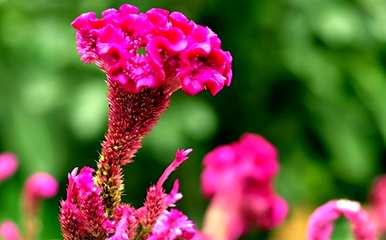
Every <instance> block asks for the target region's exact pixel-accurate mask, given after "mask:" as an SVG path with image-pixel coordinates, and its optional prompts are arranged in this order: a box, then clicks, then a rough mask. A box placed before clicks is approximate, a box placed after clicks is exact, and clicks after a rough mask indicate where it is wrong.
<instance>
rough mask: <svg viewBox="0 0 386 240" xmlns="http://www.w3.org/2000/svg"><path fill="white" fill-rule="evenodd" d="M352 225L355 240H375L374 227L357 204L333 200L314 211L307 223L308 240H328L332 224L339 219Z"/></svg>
mask: <svg viewBox="0 0 386 240" xmlns="http://www.w3.org/2000/svg"><path fill="white" fill-rule="evenodd" d="M341 216H343V217H345V218H347V219H348V220H350V221H351V223H352V229H353V233H354V237H355V239H356V240H375V239H376V231H375V225H374V223H373V222H372V220H371V219H370V217H369V215H368V214H367V212H366V211H364V210H363V209H362V208H361V205H360V204H359V203H358V202H354V201H350V200H333V201H330V202H328V203H326V204H324V205H322V206H321V207H319V208H318V209H316V210H315V211H314V213H313V214H312V215H311V217H310V219H309V222H308V238H307V239H308V240H330V239H331V236H332V232H333V230H334V226H333V223H334V221H335V220H337V219H338V218H339V217H341Z"/></svg>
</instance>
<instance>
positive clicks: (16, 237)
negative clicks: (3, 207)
mask: <svg viewBox="0 0 386 240" xmlns="http://www.w3.org/2000/svg"><path fill="white" fill-rule="evenodd" d="M0 239H4V240H21V235H20V231H19V228H18V227H17V226H16V224H14V223H13V222H12V221H4V222H3V223H1V224H0Z"/></svg>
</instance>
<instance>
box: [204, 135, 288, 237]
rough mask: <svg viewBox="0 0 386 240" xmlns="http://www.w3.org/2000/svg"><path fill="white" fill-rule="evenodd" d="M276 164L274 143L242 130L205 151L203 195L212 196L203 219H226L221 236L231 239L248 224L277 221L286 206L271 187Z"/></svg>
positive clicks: (271, 224) (270, 225)
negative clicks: (237, 137) (238, 136)
mask: <svg viewBox="0 0 386 240" xmlns="http://www.w3.org/2000/svg"><path fill="white" fill-rule="evenodd" d="M278 168H279V165H278V161H277V153H276V149H275V147H274V146H273V145H272V144H271V143H269V142H268V141H267V140H265V139H264V138H263V137H261V136H259V135H256V134H249V133H248V134H245V135H243V136H242V137H241V139H240V140H239V141H238V142H235V143H232V144H229V145H224V146H220V147H217V148H215V149H214V150H212V151H211V152H210V153H208V154H207V155H206V156H205V158H204V170H203V173H202V177H201V182H202V189H203V192H204V195H205V196H207V197H210V198H212V202H211V206H210V208H209V210H208V212H211V210H213V211H212V213H209V214H208V217H207V222H210V221H213V222H216V220H215V219H213V218H216V217H215V216H216V215H217V216H218V217H217V218H218V219H217V221H218V220H219V219H220V221H221V219H222V221H224V219H226V222H227V223H225V227H224V228H226V229H225V230H224V231H225V233H223V235H225V237H224V236H223V237H224V238H225V239H231V240H232V239H237V238H239V237H240V236H241V235H242V234H244V233H246V232H247V231H248V230H249V229H251V228H255V227H258V228H262V229H270V228H273V227H275V226H277V225H278V224H280V223H281V222H282V221H283V220H284V218H285V217H286V215H287V211H288V209H287V208H288V207H287V203H286V202H285V201H284V200H283V199H282V198H281V197H280V196H278V195H277V194H276V193H275V191H274V188H273V180H274V176H275V175H276V174H277V172H278ZM210 215H212V216H213V217H210ZM208 224H211V223H208ZM219 224H221V222H220V223H219ZM210 228H211V229H213V228H216V227H215V226H213V227H210ZM204 230H205V229H204ZM207 231H211V230H207Z"/></svg>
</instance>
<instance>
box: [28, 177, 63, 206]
mask: <svg viewBox="0 0 386 240" xmlns="http://www.w3.org/2000/svg"><path fill="white" fill-rule="evenodd" d="M58 190H59V184H58V182H57V181H56V179H55V178H54V177H52V176H51V175H49V174H48V173H45V172H38V173H35V174H33V175H32V176H30V177H29V178H28V179H27V181H26V183H25V186H24V203H25V206H26V209H27V211H35V210H36V208H37V207H38V204H39V202H40V201H41V200H42V199H45V198H51V197H54V196H55V195H56V194H57V193H58Z"/></svg>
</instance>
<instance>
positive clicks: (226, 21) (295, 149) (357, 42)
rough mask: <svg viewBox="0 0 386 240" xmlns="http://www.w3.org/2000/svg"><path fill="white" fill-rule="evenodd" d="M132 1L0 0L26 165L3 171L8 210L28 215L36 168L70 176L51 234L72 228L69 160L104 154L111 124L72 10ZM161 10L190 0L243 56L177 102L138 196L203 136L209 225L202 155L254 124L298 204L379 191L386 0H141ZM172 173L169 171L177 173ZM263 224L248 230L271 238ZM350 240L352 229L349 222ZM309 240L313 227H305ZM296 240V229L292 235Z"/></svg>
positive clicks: (135, 169)
mask: <svg viewBox="0 0 386 240" xmlns="http://www.w3.org/2000/svg"><path fill="white" fill-rule="evenodd" d="M124 2H125V1H113V0H109V1H107V0H33V1H29V0H0V151H12V152H15V153H16V154H17V155H18V157H19V160H20V163H21V166H20V169H19V170H18V172H17V174H16V175H15V176H14V177H12V178H11V179H9V180H8V181H6V182H4V183H1V184H0V204H1V207H0V221H2V220H4V219H6V218H11V219H13V220H15V221H17V222H18V223H20V220H21V219H20V214H21V210H20V194H21V190H22V186H23V182H24V180H25V179H26V178H27V176H28V175H30V174H32V173H33V172H35V171H48V172H50V173H51V174H53V175H54V176H56V177H57V179H59V181H60V184H61V189H60V194H59V196H58V197H57V198H55V199H51V200H49V201H47V202H45V203H44V204H43V211H42V221H43V228H42V231H41V237H40V239H60V238H61V237H60V233H59V226H58V221H57V218H58V216H57V213H58V201H59V199H61V198H63V197H64V196H65V195H64V194H65V186H66V181H67V173H68V172H69V171H70V170H71V169H73V168H75V167H78V166H84V165H91V166H95V160H96V159H97V157H98V152H99V149H100V148H99V146H100V143H101V141H102V139H103V133H104V131H105V129H106V110H107V109H106V100H105V96H106V86H105V83H104V74H103V73H102V72H101V71H99V70H98V69H97V67H96V66H94V65H85V64H83V63H81V61H80V60H79V57H78V55H77V53H76V49H75V37H74V34H75V33H74V30H73V29H71V27H70V23H71V21H72V20H73V19H74V18H75V17H76V16H78V15H79V14H80V13H82V12H86V11H95V12H97V13H100V12H101V11H102V10H104V9H106V8H109V7H118V6H119V5H120V4H122V3H124ZM129 2H130V3H132V4H135V5H137V6H139V7H140V8H141V10H147V9H149V8H151V7H163V8H167V9H169V10H179V11H182V12H184V13H185V14H186V15H187V16H188V17H190V18H192V19H194V20H195V21H196V22H198V23H200V24H203V25H208V26H210V27H211V28H212V29H213V30H214V31H215V32H216V33H218V35H219V36H220V38H221V39H222V41H223V48H224V49H226V50H229V51H231V52H232V55H233V57H234V64H233V66H234V67H233V69H234V78H233V83H232V86H231V88H227V89H224V90H223V91H222V92H221V93H220V94H218V95H217V96H216V97H211V96H210V95H209V94H208V93H203V94H200V95H198V96H195V97H189V96H185V95H184V94H182V93H178V94H175V95H174V96H173V99H172V104H171V107H170V109H169V110H168V111H167V113H166V114H164V115H163V116H162V119H161V121H160V122H159V124H158V126H157V127H156V128H155V129H154V131H153V132H152V133H151V135H150V136H148V137H147V138H146V139H145V141H144V147H143V149H142V150H140V152H139V153H138V155H137V157H136V161H135V163H134V164H132V165H130V166H128V167H127V168H126V173H125V174H126V179H125V184H126V191H125V198H126V199H127V201H129V200H130V201H131V202H132V203H133V204H134V205H135V206H139V205H140V204H141V202H142V201H143V199H144V196H145V193H146V188H147V187H148V186H149V185H150V184H151V183H154V182H155V181H156V180H157V178H158V176H159V175H160V174H161V172H162V171H163V169H164V168H165V166H166V165H167V164H168V163H169V162H170V161H171V160H172V159H173V156H174V152H175V150H176V149H177V148H181V147H193V148H194V152H193V153H192V155H191V159H190V160H189V161H188V162H187V163H186V164H185V165H183V166H182V167H181V168H180V169H179V170H178V171H177V172H176V173H175V174H173V176H172V178H171V179H173V178H176V177H178V178H180V180H181V183H182V192H183V193H184V198H183V199H182V200H181V201H180V203H179V205H178V206H179V208H180V209H182V210H184V211H185V212H186V213H187V215H189V216H190V217H191V218H192V219H194V220H195V221H196V222H197V223H198V225H200V224H201V219H202V216H203V213H204V210H205V207H206V205H207V201H206V200H204V199H203V198H202V196H201V194H200V178H199V175H200V171H201V160H202V158H203V156H204V155H205V153H206V152H208V151H209V150H210V149H212V148H213V147H215V146H216V145H219V144H224V143H229V142H231V141H234V140H236V139H238V138H239V136H240V135H241V134H242V133H244V132H245V131H250V132H255V133H260V134H262V135H264V136H265V137H267V138H268V139H269V140H270V141H271V142H272V143H274V144H275V145H276V146H277V148H278V150H279V153H280V163H281V172H280V174H279V176H278V179H277V188H278V191H279V193H280V194H282V195H283V196H284V197H285V198H286V199H287V200H288V201H289V203H290V204H291V207H298V208H303V207H311V208H313V207H315V206H317V205H319V204H321V203H323V202H325V201H327V200H328V199H331V198H338V197H339V198H341V197H346V198H351V199H356V200H359V201H362V202H365V201H366V197H367V193H368V190H369V187H370V185H371V183H372V181H373V179H374V177H375V176H377V175H379V174H382V173H383V172H384V171H385V163H384V162H385V160H386V148H385V145H386V75H385V74H386V71H385V68H384V67H385V64H386V48H385V46H386V14H385V13H386V1H384V0H351V1H349V0H347V1H343V0H342V1H340V0H276V1H273V0H239V1H234V0H191V1H187V0H184V1H182V0H167V1H144V0H137V1H129ZM171 182H172V181H171V180H170V181H169V183H168V184H169V186H170V183H171ZM268 238H269V234H268V233H258V232H252V233H251V234H250V235H249V236H247V237H245V238H243V239H268ZM335 238H336V239H339V240H341V239H350V238H349V237H348V236H347V228H346V227H344V226H343V227H341V228H338V230H337V233H336V234H335ZM298 239H302V237H299V238H298ZM284 240H285V239H284Z"/></svg>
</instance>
